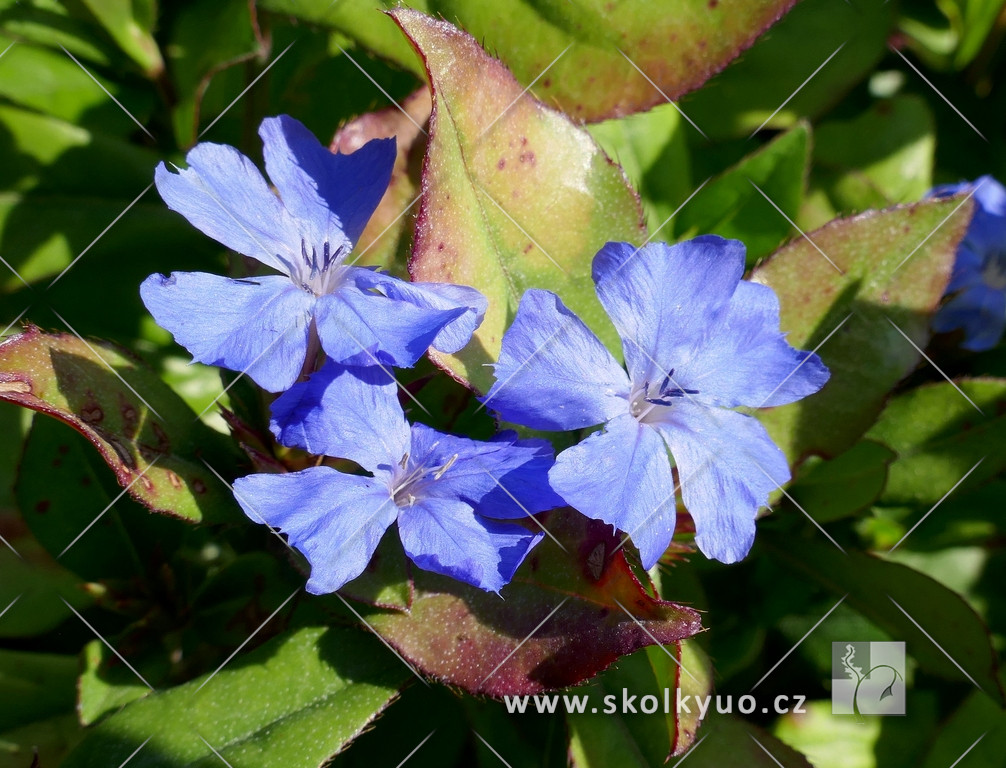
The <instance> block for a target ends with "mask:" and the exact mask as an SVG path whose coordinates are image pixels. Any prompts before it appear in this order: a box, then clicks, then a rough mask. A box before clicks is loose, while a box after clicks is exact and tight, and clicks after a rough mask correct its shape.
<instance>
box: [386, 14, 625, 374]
mask: <svg viewBox="0 0 1006 768" xmlns="http://www.w3.org/2000/svg"><path fill="white" fill-rule="evenodd" d="M392 15H393V17H394V18H395V19H396V20H397V21H398V22H399V24H400V25H401V26H402V29H403V30H404V31H405V32H406V34H408V35H409V37H410V39H411V40H412V41H413V43H414V44H415V45H416V48H417V50H419V51H420V52H421V53H422V54H423V55H424V57H425V62H426V66H427V69H428V72H429V78H430V82H431V87H432V89H433V104H434V106H433V117H432V118H431V120H430V139H429V149H428V150H427V155H426V162H425V166H424V169H423V190H424V198H423V205H422V209H421V210H420V212H419V218H418V222H417V229H416V238H415V243H414V245H413V255H412V261H411V263H410V265H409V270H410V272H411V273H412V277H413V279H415V280H422V281H429V282H456V283H460V284H463V285H471V286H473V287H475V288H478V289H479V290H480V291H482V293H483V294H484V295H485V296H486V297H488V299H489V309H488V311H487V313H486V316H485V320H484V321H483V323H482V325H481V327H480V328H479V329H478V330H477V331H476V332H475V335H474V337H473V339H472V341H471V343H470V344H469V345H468V346H467V347H466V348H465V349H464V350H462V351H461V352H459V353H458V354H456V355H444V354H442V353H435V354H434V359H435V360H436V361H437V362H438V364H440V365H443V366H444V367H445V368H447V369H448V370H449V371H451V373H452V374H453V375H455V376H457V377H460V378H462V379H464V380H466V381H468V382H470V383H471V384H472V385H473V386H474V387H475V388H476V389H478V390H481V391H483V392H484V391H486V390H488V389H489V386H490V384H491V383H492V379H493V375H492V371H491V369H490V368H488V367H486V364H487V363H492V362H495V360H496V358H497V356H498V355H499V349H500V340H501V339H502V336H503V332H504V330H505V329H506V326H507V325H508V324H509V322H510V320H511V319H512V317H513V314H514V313H515V312H516V309H517V303H518V300H519V299H520V296H521V295H522V294H523V292H524V291H525V290H526V289H527V288H531V287H547V288H550V289H552V290H554V291H556V292H557V293H558V294H560V295H561V296H562V298H563V300H564V301H565V302H566V303H567V305H568V306H569V307H570V309H572V310H573V311H574V312H576V313H577V314H578V315H579V316H580V317H581V318H582V319H583V320H584V322H586V323H587V324H588V325H589V326H591V327H592V328H593V329H594V330H595V332H598V333H599V334H600V336H601V338H602V340H604V341H606V342H608V344H609V346H610V347H612V348H617V346H618V345H617V336H616V334H615V332H614V327H613V326H612V325H611V322H610V321H609V320H608V318H607V316H606V315H605V314H604V311H603V310H602V309H601V305H600V302H598V300H597V297H596V296H595V294H594V287H593V283H592V281H591V279H590V270H589V269H588V268H587V265H588V264H589V263H590V260H591V259H592V258H593V256H594V254H595V253H596V251H597V250H598V249H599V248H600V247H601V246H602V245H604V243H605V242H607V241H608V240H627V241H634V242H639V241H640V240H641V239H642V227H641V221H640V218H641V214H640V210H639V204H638V200H637V198H636V196H635V195H634V193H633V192H632V190H631V189H630V188H629V187H628V185H627V184H626V181H625V176H624V175H623V174H622V173H621V171H620V169H618V168H617V167H616V166H615V165H614V164H612V163H611V161H610V160H608V158H607V157H606V156H605V155H604V153H603V152H602V151H601V150H600V149H599V148H598V147H597V145H596V144H595V143H594V142H593V140H592V139H591V138H590V135H589V134H587V133H586V132H585V131H583V130H582V129H580V128H577V127H576V126H574V125H573V124H572V123H570V122H569V121H568V120H567V119H566V118H565V117H563V116H562V115H560V114H558V113H556V112H554V111H552V110H550V109H547V108H546V107H545V106H544V105H542V104H541V103H539V102H537V101H535V100H534V99H533V98H531V97H529V96H527V95H523V94H522V88H521V87H520V85H519V84H518V83H517V81H516V80H514V79H513V76H512V75H511V74H510V73H509V72H508V71H507V70H506V69H505V68H504V67H503V65H502V64H500V63H499V62H498V61H496V60H495V59H493V58H491V57H489V56H488V55H487V54H486V53H485V51H483V50H482V49H481V48H480V47H479V45H478V44H477V43H476V42H475V40H474V39H472V38H471V37H470V36H469V35H467V34H465V33H464V32H461V31H460V30H457V29H455V28H453V27H451V26H449V25H447V24H445V23H443V22H438V21H434V20H433V19H431V18H430V17H428V16H424V15H422V14H420V13H416V12H414V11H408V10H398V11H394V12H393V13H392ZM497 118H498V119H497ZM543 200H544V201H547V203H546V204H544V205H543V204H542V201H543Z"/></svg>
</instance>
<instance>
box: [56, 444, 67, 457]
mask: <svg viewBox="0 0 1006 768" xmlns="http://www.w3.org/2000/svg"><path fill="white" fill-rule="evenodd" d="M56 450H57V451H59V454H60V455H61V456H66V454H68V453H69V452H70V446H69V445H61V446H59V447H58V448H56Z"/></svg>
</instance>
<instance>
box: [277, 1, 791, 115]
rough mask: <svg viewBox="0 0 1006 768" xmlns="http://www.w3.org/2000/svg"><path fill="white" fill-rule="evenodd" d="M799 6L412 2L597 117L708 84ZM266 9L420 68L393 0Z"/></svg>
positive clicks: (561, 103) (549, 93) (561, 104)
mask: <svg viewBox="0 0 1006 768" xmlns="http://www.w3.org/2000/svg"><path fill="white" fill-rule="evenodd" d="M792 5H793V2H792V0H755V1H754V2H744V3H741V2H734V1H733V0H661V1H660V2H653V1H652V0H623V2H620V3H605V2H599V1H598V0H590V2H578V3H568V2H566V1H565V0H537V1H536V2H521V0H506V1H505V2H498V3H495V4H494V5H492V6H488V5H483V4H480V3H457V2H451V1H450V0H414V1H413V2H410V3H408V6H409V7H411V8H415V9H417V10H420V11H425V12H426V13H428V14H430V15H431V16H440V17H442V18H444V19H446V20H447V21H448V22H450V23H452V24H454V25H456V26H458V27H460V28H462V29H464V30H466V31H467V32H468V33H469V34H471V35H472V36H473V37H474V38H475V39H477V40H480V41H483V44H484V45H485V46H486V47H487V48H488V49H489V50H492V51H494V52H495V53H496V54H497V55H498V56H499V57H500V58H501V59H502V60H503V61H504V62H505V63H506V65H507V66H508V67H509V68H510V69H511V70H512V71H513V72H514V73H515V74H516V75H517V78H518V80H520V81H521V82H522V83H534V86H533V87H534V92H535V95H536V96H537V97H538V98H540V99H542V100H543V101H546V102H549V103H552V104H555V105H556V106H557V107H558V108H559V109H561V110H563V111H564V112H566V113H567V114H569V115H570V116H572V117H573V118H575V119H577V120H581V121H588V122H589V121H596V120H604V119H606V118H609V117H618V116H622V115H628V114H632V113H633V112H641V111H643V110H646V109H649V108H650V107H653V106H656V105H657V104H663V103H664V102H665V101H666V99H668V98H670V99H675V98H677V97H679V96H681V95H682V94H683V93H686V92H688V91H691V90H693V89H695V88H697V87H699V86H700V85H702V84H703V83H704V82H705V81H706V80H708V79H709V78H710V77H711V76H712V75H713V74H715V73H716V72H718V71H719V70H721V69H723V67H725V66H726V65H727V64H728V63H729V62H730V61H731V60H732V59H733V58H734V57H736V56H737V55H738V54H739V53H740V52H741V51H743V50H744V49H745V48H747V47H748V46H749V45H751V44H752V43H753V42H754V40H755V39H756V38H757V37H758V35H760V34H761V33H762V32H763V31H764V30H765V29H766V28H767V27H769V26H771V25H772V24H773V23H774V22H775V21H776V20H777V19H778V18H779V17H780V16H782V15H783V14H784V13H785V12H786V11H787V10H788V9H789V8H790V7H791V6H792ZM262 6H263V7H265V8H267V9H270V10H275V11H283V12H287V13H292V14H295V15H297V16H301V17H302V18H306V19H309V20H311V21H314V22H316V23H321V24H325V25H326V26H329V27H332V28H334V29H337V30H339V31H341V32H344V33H345V34H347V35H350V36H351V37H353V38H354V39H356V40H357V41H358V42H359V43H361V44H362V45H364V46H365V47H367V48H370V49H371V50H374V51H376V52H378V53H380V54H382V55H384V56H387V57H389V58H391V59H393V60H395V61H397V62H398V63H399V64H401V65H402V66H405V67H412V68H415V66H416V62H415V58H414V57H413V56H411V55H410V53H409V52H408V51H406V50H403V48H402V46H401V43H400V41H397V40H395V39H394V38H392V37H391V36H390V34H389V31H388V29H387V26H386V24H384V23H382V22H383V21H384V20H381V19H378V18H376V16H377V14H376V13H374V12H373V9H376V8H384V7H391V6H392V4H391V3H384V2H374V0H344V1H343V2H340V3H337V4H335V5H334V6H333V4H332V3H331V2H329V0H311V1H310V2H302V1H296V2H295V0H265V2H263V3H262ZM368 11H369V13H368ZM622 51H625V52H626V53H627V54H628V55H629V56H631V57H632V63H630V62H629V61H627V60H626V57H625V56H624V55H623V54H622ZM560 54H562V56H561V58H559V59H558V60H556V57H558V56H560ZM550 64H551V66H550ZM633 64H635V66H636V67H638V68H639V69H640V70H642V72H644V73H646V74H645V76H644V75H643V74H640V72H638V71H637V70H636V69H635V68H634V66H633ZM546 69H548V71H547V73H545V75H544V76H542V73H543V72H545V70H546ZM661 91H663V93H661Z"/></svg>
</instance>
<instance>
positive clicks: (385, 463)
mask: <svg viewBox="0 0 1006 768" xmlns="http://www.w3.org/2000/svg"><path fill="white" fill-rule="evenodd" d="M270 428H271V429H272V431H273V434H274V435H276V439H277V440H279V441H280V442H281V443H282V444H283V445H290V446H295V447H297V448H303V449H304V450H306V451H309V452H310V453H313V454H314V455H315V456H336V457H339V458H343V459H350V460H352V461H355V462H356V463H357V464H359V465H360V466H361V467H363V468H364V469H367V470H369V471H370V472H375V473H377V472H381V471H384V472H386V471H389V470H391V469H392V468H393V467H394V465H395V464H397V463H398V462H399V461H400V460H401V458H402V456H403V455H404V454H405V453H406V452H407V451H408V450H409V440H410V437H409V424H408V422H407V421H406V420H405V414H404V413H403V412H402V406H401V405H400V404H399V402H398V385H397V384H396V383H395V380H394V379H393V378H391V374H390V372H389V371H386V370H384V369H382V368H380V367H378V366H371V367H368V368H360V367H346V366H341V365H338V364H336V363H333V362H331V361H329V362H327V363H325V365H324V366H322V368H321V370H320V371H318V372H317V373H315V374H314V375H312V376H311V377H310V378H309V379H308V380H307V381H305V382H299V383H297V384H294V385H293V387H291V388H290V390H289V391H288V392H285V393H284V394H282V395H280V397H278V398H277V399H276V401H275V402H274V403H273V404H272V423H271V424H270Z"/></svg>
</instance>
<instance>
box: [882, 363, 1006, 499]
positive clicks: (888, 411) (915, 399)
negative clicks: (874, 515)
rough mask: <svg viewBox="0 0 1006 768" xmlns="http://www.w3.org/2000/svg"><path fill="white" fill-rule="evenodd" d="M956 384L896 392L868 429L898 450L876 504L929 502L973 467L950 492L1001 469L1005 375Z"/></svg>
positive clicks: (1005, 448) (1005, 444)
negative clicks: (1003, 376) (956, 487)
mask: <svg viewBox="0 0 1006 768" xmlns="http://www.w3.org/2000/svg"><path fill="white" fill-rule="evenodd" d="M955 383H956V385H957V387H959V388H960V391H958V389H957V388H955V387H954V385H952V384H950V383H947V382H940V383H939V384H927V385H924V386H921V387H916V388H915V389H911V390H909V391H908V392H905V393H904V394H901V395H898V396H897V397H895V398H893V399H892V400H891V402H890V403H888V405H887V407H886V408H885V409H884V411H883V413H881V414H880V417H879V418H878V419H877V423H876V424H875V425H874V426H873V427H872V428H871V429H870V431H869V432H868V433H867V435H868V436H869V437H871V438H873V439H875V440H880V441H883V442H884V443H886V444H887V445H889V446H890V447H891V448H893V449H894V450H895V451H897V452H898V460H897V461H895V462H894V463H893V464H892V465H891V468H890V478H889V479H888V482H887V487H886V488H885V490H884V493H883V495H882V496H881V503H883V504H891V505H896V504H917V505H919V506H928V505H932V504H935V503H936V502H937V501H939V500H940V499H941V498H942V497H943V495H944V494H946V493H947V492H948V491H949V490H950V489H951V488H953V487H954V486H955V485H956V484H957V483H958V482H959V481H960V480H961V479H962V478H963V477H964V475H965V474H967V473H968V470H971V469H972V468H974V471H973V472H971V474H969V475H968V478H967V480H965V481H964V482H963V483H961V485H960V486H959V487H958V489H957V491H955V493H958V492H964V491H967V490H969V489H973V488H975V487H976V486H977V485H979V484H981V483H983V482H986V481H988V480H990V479H992V478H993V477H995V476H996V475H998V474H1000V473H1001V472H1002V471H1003V470H1004V469H1006V440H1004V437H1006V380H1003V379H965V380H963V381H959V382H955ZM961 392H963V394H961ZM968 398H970V400H971V402H968ZM972 403H973V405H972ZM979 409H980V410H979ZM979 461H980V462H981V464H978V466H977V467H975V464H977V462H979Z"/></svg>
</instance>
